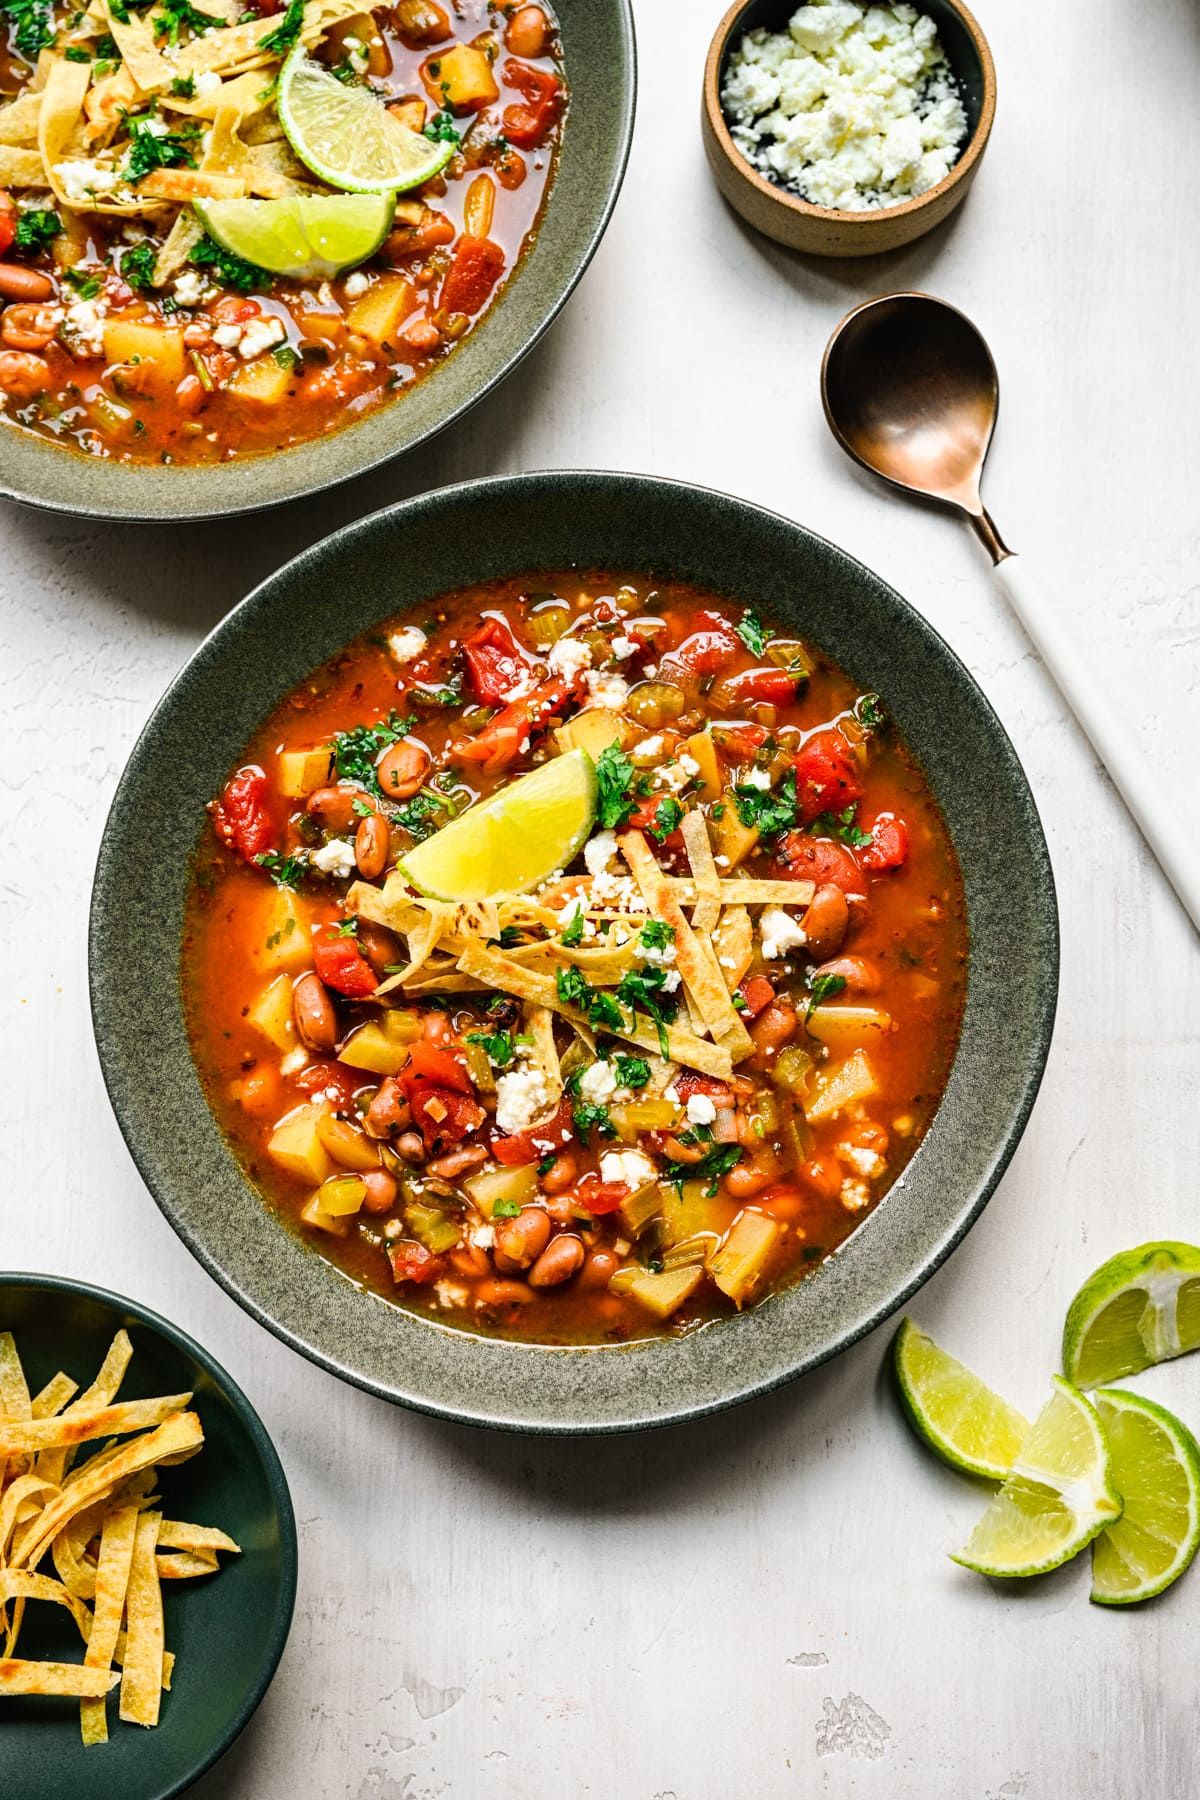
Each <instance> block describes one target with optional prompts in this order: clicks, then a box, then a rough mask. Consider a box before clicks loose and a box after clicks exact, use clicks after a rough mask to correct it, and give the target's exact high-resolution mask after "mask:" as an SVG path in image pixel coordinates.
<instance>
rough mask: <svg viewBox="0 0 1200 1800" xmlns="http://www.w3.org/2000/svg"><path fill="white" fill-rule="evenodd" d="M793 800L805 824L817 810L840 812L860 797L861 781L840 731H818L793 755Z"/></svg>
mask: <svg viewBox="0 0 1200 1800" xmlns="http://www.w3.org/2000/svg"><path fill="white" fill-rule="evenodd" d="M794 766H795V770H796V802H797V805H798V807H799V810H800V817H801V818H802V819H803V821H804V823H805V824H806V825H807V824H809V823H810V822H811V821H812V820H813V819H815V818H816V816H817V814H818V813H823V812H833V813H836V812H841V811H842V809H843V808H844V807H847V806H852V805H853V804H854V802H855V801H856V800H861V799H862V793H863V789H862V781H861V779H860V778H859V773H858V765H857V764H856V763H855V761H854V758H853V756H852V755H851V754H850V746H849V744H848V743H847V742H846V740H845V738H844V737H843V736H842V734H841V732H840V731H817V732H814V733H813V735H812V737H810V738H809V740H808V742H807V743H806V744H805V745H804V747H803V749H802V750H801V751H800V753H799V755H798V756H796V757H795V759H794Z"/></svg>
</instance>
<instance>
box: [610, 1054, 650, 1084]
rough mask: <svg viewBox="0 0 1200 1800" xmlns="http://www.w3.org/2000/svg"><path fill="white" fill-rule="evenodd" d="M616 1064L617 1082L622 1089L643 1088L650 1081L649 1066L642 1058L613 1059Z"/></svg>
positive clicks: (619, 1056)
mask: <svg viewBox="0 0 1200 1800" xmlns="http://www.w3.org/2000/svg"><path fill="white" fill-rule="evenodd" d="M613 1062H614V1063H615V1064H616V1070H617V1080H618V1081H619V1082H620V1084H621V1086H622V1087H627V1088H644V1087H645V1085H646V1083H647V1082H648V1081H649V1079H650V1064H649V1063H648V1062H647V1061H646V1059H645V1057H644V1056H621V1055H620V1054H618V1055H616V1056H614V1057H613Z"/></svg>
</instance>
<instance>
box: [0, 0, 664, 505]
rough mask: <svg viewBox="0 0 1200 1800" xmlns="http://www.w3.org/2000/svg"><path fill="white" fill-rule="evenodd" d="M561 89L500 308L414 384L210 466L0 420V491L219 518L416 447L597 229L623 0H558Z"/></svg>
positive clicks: (482, 382) (629, 130)
mask: <svg viewBox="0 0 1200 1800" xmlns="http://www.w3.org/2000/svg"><path fill="white" fill-rule="evenodd" d="M554 11H555V14H556V16H557V18H558V21H559V26H560V29H561V33H562V45H563V59H564V63H565V67H566V72H567V79H568V82H569V83H570V88H571V103H570V110H569V112H568V114H567V122H566V128H565V130H564V132H563V142H562V150H561V153H560V156H559V166H558V173H557V176H556V177H555V181H554V186H553V188H552V189H551V191H550V197H549V200H548V203H547V205H546V209H545V215H544V217H543V219H542V223H541V225H540V227H539V229H538V233H537V237H536V239H535V240H534V243H533V245H532V246H531V248H530V250H529V253H528V255H527V256H525V257H524V259H523V260H522V262H521V264H520V266H519V268H518V269H517V271H516V273H515V274H514V275H513V277H512V279H511V280H510V281H509V283H508V285H507V288H506V290H505V292H504V293H503V294H502V295H501V297H500V299H499V301H498V302H497V304H496V306H495V307H494V308H493V309H492V311H491V312H490V313H489V314H488V316H487V317H486V318H485V319H483V320H481V322H480V323H479V325H478V326H477V327H476V328H475V330H474V331H472V332H470V333H469V334H468V335H467V337H466V338H464V340H463V342H462V343H461V344H460V345H459V347H458V349H457V350H455V352H454V354H453V355H452V356H449V357H447V359H446V361H445V362H443V363H441V364H439V366H438V367H437V368H436V369H434V370H432V371H431V372H430V374H429V375H428V376H427V377H426V378H425V379H424V380H422V381H420V382H418V384H417V385H416V387H415V388H414V389H413V390H412V392H411V393H409V394H405V395H403V396H401V397H400V398H399V399H398V400H396V401H394V402H393V403H392V404H391V405H390V406H383V407H380V408H379V409H378V410H377V411H376V412H373V413H370V414H369V415H368V416H367V417H366V418H365V419H362V420H360V422H359V423H358V424H355V425H349V426H347V427H346V429H345V430H343V431H336V432H334V433H332V434H331V435H330V436H329V437H324V438H319V439H317V440H316V441H315V442H313V443H310V444H298V445H297V446H296V447H295V448H294V449H291V450H279V451H275V452H274V453H273V454H272V455H269V456H254V457H249V458H245V459H240V460H237V461H234V462H230V463H218V464H216V465H215V466H213V467H211V468H186V467H172V468H164V467H161V466H160V465H158V464H155V463H117V462H110V461H105V460H101V459H100V458H97V457H92V456H84V455H83V454H82V453H80V452H75V451H71V450H67V449H64V448H62V447H60V446H59V445H57V444H52V443H50V442H48V441H47V440H46V439H45V438H39V437H36V436H34V434H33V433H32V432H28V431H24V430H22V429H21V428H20V427H18V426H15V425H12V424H10V423H9V422H8V421H7V420H4V419H0V494H4V495H7V496H9V497H10V498H12V499H14V500H26V501H29V502H30V503H31V504H33V505H35V506H47V507H51V508H53V509H54V510H55V511H56V512H66V513H84V514H88V515H91V516H93V517H96V518H101V519H146V520H149V519H155V520H161V521H162V522H164V523H169V522H170V521H172V520H176V519H178V520H185V519H211V518H226V517H228V516H229V514H230V513H238V512H256V511H258V510H259V509H260V508H262V507H266V506H277V505H279V504H280V503H281V502H282V501H285V500H295V499H297V498H299V497H300V496H301V495H303V494H317V493H320V492H321V491H322V490H323V489H325V488H329V487H333V486H334V485H335V484H336V483H337V482H339V481H347V480H349V479H350V477H351V476H354V475H361V474H363V473H364V471H365V470H367V469H373V468H375V467H376V466H377V465H378V464H379V463H382V462H386V461H387V460H388V459H389V457H393V456H399V455H400V454H401V452H402V451H405V450H412V449H413V448H415V446H416V445H418V444H423V443H425V442H426V440H427V439H429V438H431V437H433V436H434V435H435V434H436V433H437V432H439V431H441V430H443V429H444V427H445V426H447V425H450V424H452V423H453V422H454V420H456V419H458V418H461V416H462V415H463V413H465V412H466V411H467V410H468V409H469V408H470V407H472V406H474V404H475V402H476V401H477V400H481V399H482V398H483V396H484V395H485V394H486V393H489V392H490V391H491V389H492V388H494V387H495V386H496V384H497V383H498V382H500V381H502V380H503V379H504V377H505V376H506V375H507V374H509V372H510V371H511V370H513V369H515V368H516V366H517V364H518V363H519V362H520V361H521V359H522V357H523V356H524V355H525V354H526V352H527V351H528V350H531V349H532V348H533V346H534V344H536V343H537V341H538V339H539V338H540V337H541V335H542V333H543V332H544V331H545V330H546V328H547V327H548V326H549V325H550V323H551V321H552V320H553V319H554V318H555V317H556V316H557V315H558V313H559V311H560V310H561V308H562V306H563V305H564V304H565V302H566V300H567V299H568V297H569V295H570V294H571V292H572V290H573V289H574V287H575V284H576V282H577V281H578V280H579V278H580V276H581V275H582V274H583V271H584V270H585V269H586V268H587V266H588V263H589V262H590V261H591V259H592V256H593V254H594V252H595V250H596V246H597V245H598V244H599V242H600V239H601V238H602V237H603V235H604V230H605V227H606V226H607V224H608V221H609V217H610V216H611V213H612V209H613V207H614V206H615V205H616V200H617V195H618V193H619V192H620V188H621V180H622V177H623V176H624V173H625V163H626V159H627V158H628V155H629V144H630V139H631V137H632V135H633V109H634V96H635V92H636V86H637V62H636V53H635V50H634V39H633V20H632V17H631V15H630V10H629V0H554Z"/></svg>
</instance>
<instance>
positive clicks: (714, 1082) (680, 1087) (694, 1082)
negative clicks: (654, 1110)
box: [672, 981, 775, 1106]
mask: <svg viewBox="0 0 1200 1800" xmlns="http://www.w3.org/2000/svg"><path fill="white" fill-rule="evenodd" d="M766 985H767V986H768V987H771V984H770V982H769V981H768V982H767V984H766ZM771 998H772V999H774V998H775V990H774V989H773V988H772V989H771ZM763 1004H764V1005H765V1004H766V1002H765V1001H764V1002H763ZM672 1085H673V1086H674V1088H675V1092H676V1093H677V1094H678V1095H679V1098H680V1100H681V1101H682V1102H683V1104H684V1105H685V1106H686V1105H687V1103H688V1101H689V1100H690V1099H691V1097H692V1095H693V1094H703V1095H704V1096H705V1098H706V1099H708V1100H711V1101H712V1103H713V1105H714V1106H732V1105H733V1089H732V1088H731V1087H728V1086H727V1085H726V1084H725V1082H723V1081H718V1079H717V1077H716V1076H715V1075H698V1074H697V1073H696V1071H695V1070H694V1069H683V1070H682V1071H681V1072H680V1073H679V1074H678V1075H677V1076H676V1077H675V1080H674V1083H673V1084H672Z"/></svg>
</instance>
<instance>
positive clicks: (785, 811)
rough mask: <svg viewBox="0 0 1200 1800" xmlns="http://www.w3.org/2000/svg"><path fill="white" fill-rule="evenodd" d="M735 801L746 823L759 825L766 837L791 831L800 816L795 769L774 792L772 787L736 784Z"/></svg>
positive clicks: (740, 817) (747, 824) (751, 825)
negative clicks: (797, 804) (739, 785)
mask: <svg viewBox="0 0 1200 1800" xmlns="http://www.w3.org/2000/svg"><path fill="white" fill-rule="evenodd" d="M733 803H734V805H735V806H736V807H737V815H738V818H739V819H740V820H741V821H742V824H743V825H745V826H746V827H747V828H753V827H755V826H757V828H758V831H759V835H760V836H762V837H775V836H776V835H777V834H778V833H779V832H781V831H790V830H791V829H792V827H793V826H794V825H795V824H796V823H797V821H798V818H799V814H798V812H797V809H796V772H795V770H794V769H791V770H789V771H788V774H787V775H786V776H785V778H784V780H783V782H782V784H781V785H780V787H779V788H778V789H777V790H775V791H774V792H772V790H771V789H770V788H757V787H745V786H742V787H735V788H734V790H733Z"/></svg>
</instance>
